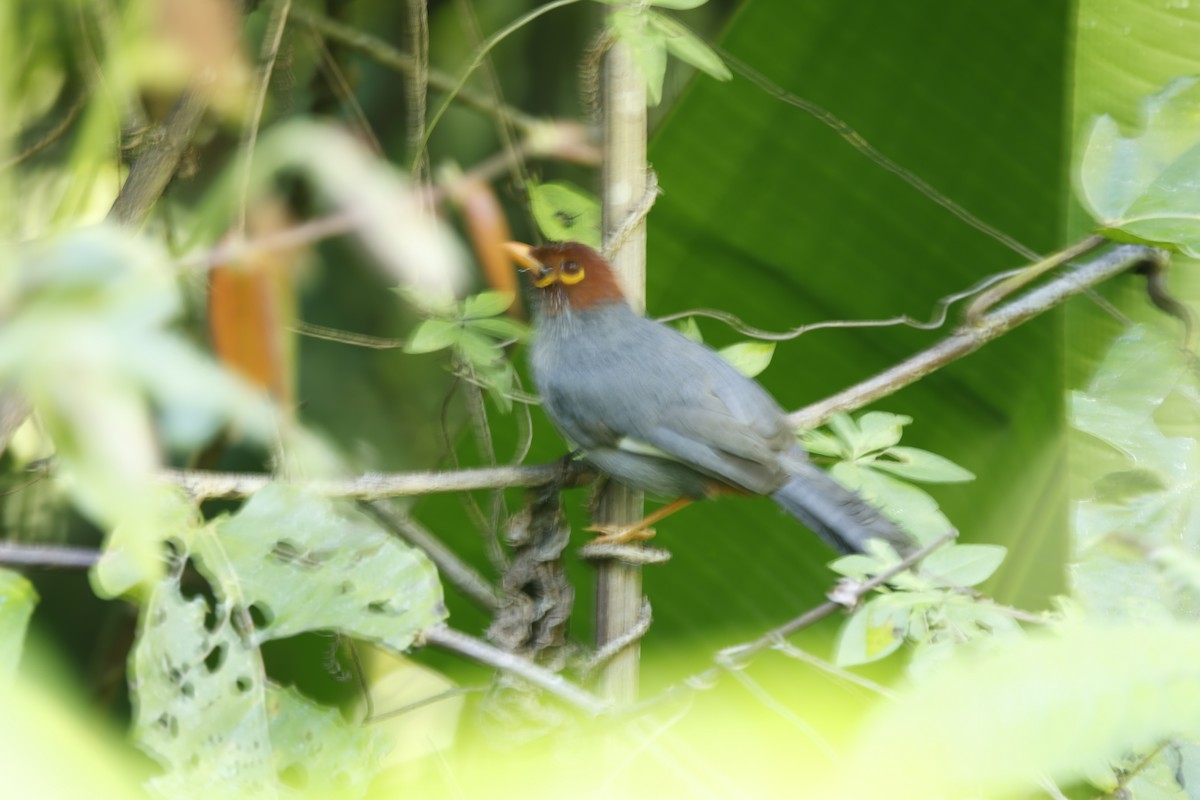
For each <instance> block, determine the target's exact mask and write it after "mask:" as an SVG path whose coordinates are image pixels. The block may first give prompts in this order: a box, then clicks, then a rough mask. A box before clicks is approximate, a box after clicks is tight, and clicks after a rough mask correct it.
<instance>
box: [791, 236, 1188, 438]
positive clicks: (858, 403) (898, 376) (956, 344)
mask: <svg viewBox="0 0 1200 800" xmlns="http://www.w3.org/2000/svg"><path fill="white" fill-rule="evenodd" d="M1163 258H1165V255H1164V254H1163V253H1162V251H1159V250H1155V249H1154V248H1152V247H1145V246H1143V245H1121V246H1119V247H1115V248H1113V249H1112V250H1109V251H1108V252H1106V253H1103V254H1101V255H1099V256H1097V257H1096V258H1094V259H1092V260H1091V261H1088V262H1086V263H1084V264H1083V265H1082V266H1080V267H1078V268H1076V269H1073V270H1071V271H1069V272H1066V273H1064V274H1063V275H1060V276H1058V277H1057V278H1055V279H1054V280H1052V281H1050V282H1048V283H1045V284H1043V285H1042V286H1040V287H1038V288H1036V289H1034V290H1032V291H1030V292H1028V293H1027V294H1025V295H1022V296H1021V297H1019V298H1018V299H1016V300H1013V301H1012V302H1010V303H1007V304H1006V305H1003V306H1001V307H1000V308H998V309H996V310H994V311H992V312H990V313H987V314H984V315H983V316H982V317H980V318H979V321H978V323H977V324H976V325H975V326H973V327H970V328H963V329H962V330H959V331H958V332H956V333H954V334H953V335H951V336H949V337H947V338H946V339H943V340H942V341H941V342H939V343H937V344H936V345H934V346H933V347H930V348H928V349H927V350H922V351H921V352H919V353H917V354H916V355H914V356H912V357H911V358H909V359H907V360H905V361H902V362H901V363H899V364H896V365H895V366H892V367H889V368H888V369H886V370H884V371H883V372H881V373H879V374H878V375H875V376H874V377H871V378H868V379H867V380H865V381H863V382H862V383H859V384H857V385H855V386H851V387H850V388H848V389H845V390H843V391H841V392H838V393H837V394H835V395H833V396H832V397H828V398H826V399H824V400H822V401H820V402H818V403H813V404H812V405H810V406H806V407H805V408H802V409H800V410H799V411H795V412H793V413H792V414H789V415H788V422H790V423H791V424H792V426H793V427H795V428H815V427H817V426H818V425H820V424H821V423H823V422H824V421H825V420H827V419H829V417H830V416H832V415H833V414H836V413H837V412H839V411H852V410H854V409H857V408H862V407H863V406H865V405H867V404H868V403H872V402H874V401H875V400H878V399H879V398H881V397H886V396H888V395H890V394H893V393H895V392H897V391H899V390H900V389H902V388H904V387H905V386H908V385H909V384H912V383H916V382H917V381H918V380H920V379H921V378H924V377H925V376H926V375H928V374H930V373H931V372H934V371H936V370H939V369H941V368H942V367H944V366H946V365H947V364H949V363H950V362H952V361H956V360H958V359H960V358H962V357H963V356H965V355H968V354H970V353H973V352H975V351H976V350H978V349H979V348H981V347H983V346H984V345H985V344H987V343H988V342H990V341H992V340H993V339H997V338H999V337H1000V336H1002V335H1004V334H1005V333H1008V332H1009V331H1010V330H1012V329H1013V328H1015V327H1017V326H1018V325H1020V324H1021V323H1023V322H1027V321H1028V320H1030V319H1033V318H1034V317H1036V316H1038V315H1039V314H1042V313H1045V312H1046V311H1049V310H1050V309H1052V308H1054V307H1055V306H1057V305H1060V304H1061V303H1063V302H1064V301H1066V300H1068V299H1070V298H1071V297H1074V296H1075V295H1077V294H1080V293H1082V292H1083V291H1085V290H1086V289H1088V288H1090V287H1092V286H1095V285H1096V284H1099V283H1102V282H1104V281H1106V280H1108V279H1110V278H1112V277H1114V276H1116V275H1119V274H1121V273H1122V272H1124V271H1126V270H1128V269H1129V268H1130V267H1132V266H1134V265H1135V264H1138V263H1140V262H1143V261H1158V260H1161V259H1163Z"/></svg>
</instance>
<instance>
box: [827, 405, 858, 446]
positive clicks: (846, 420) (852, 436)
mask: <svg viewBox="0 0 1200 800" xmlns="http://www.w3.org/2000/svg"><path fill="white" fill-rule="evenodd" d="M829 429H830V430H831V431H833V435H834V436H836V437H838V438H839V439H841V440H842V441H843V442H845V443H846V449H847V450H849V451H850V452H852V453H854V452H858V446H859V443H860V442H861V441H862V433H861V432H860V431H859V430H858V423H857V422H855V421H854V418H853V417H851V416H850V415H849V414H843V413H841V412H839V413H837V414H834V415H833V416H832V417H830V418H829Z"/></svg>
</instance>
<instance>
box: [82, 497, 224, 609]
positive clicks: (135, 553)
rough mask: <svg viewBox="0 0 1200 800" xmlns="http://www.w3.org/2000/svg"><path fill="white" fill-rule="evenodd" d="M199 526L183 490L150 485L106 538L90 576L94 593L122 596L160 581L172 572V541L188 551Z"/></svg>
mask: <svg viewBox="0 0 1200 800" xmlns="http://www.w3.org/2000/svg"><path fill="white" fill-rule="evenodd" d="M199 527H200V522H199V519H198V511H197V509H196V507H195V505H194V504H193V503H192V501H191V500H190V499H189V498H188V497H187V495H185V494H184V492H183V490H182V489H178V488H176V487H173V486H166V485H163V484H155V485H152V486H148V487H146V488H145V489H144V490H143V491H142V493H141V497H140V498H139V502H137V503H136V504H134V505H131V506H129V507H128V508H127V511H126V514H125V515H124V517H123V518H122V519H121V521H120V522H119V523H118V524H117V525H116V526H115V527H114V528H113V530H112V532H111V533H110V534H109V535H108V538H107V539H106V540H105V543H104V549H103V551H102V552H101V554H100V560H99V561H98V562H96V566H95V567H93V568H92V571H91V573H89V575H88V577H89V579H90V581H91V584H92V590H93V591H95V592H96V594H97V595H99V596H100V597H121V596H123V595H127V594H136V593H137V592H138V590H140V589H142V588H145V587H149V586H152V585H154V584H156V583H158V582H159V581H160V580H161V579H162V577H163V572H164V570H165V569H166V564H165V563H164V558H163V553H164V551H165V548H166V542H167V541H169V540H175V541H177V542H178V543H179V544H180V545H181V546H183V547H187V546H188V545H189V544H190V542H191V540H192V537H193V536H194V534H195V531H196V530H198V529H199Z"/></svg>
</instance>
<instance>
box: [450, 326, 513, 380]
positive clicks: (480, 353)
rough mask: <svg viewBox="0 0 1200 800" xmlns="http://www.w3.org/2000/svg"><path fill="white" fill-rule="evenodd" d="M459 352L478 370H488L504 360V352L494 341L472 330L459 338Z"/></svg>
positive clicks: (464, 332)
mask: <svg viewBox="0 0 1200 800" xmlns="http://www.w3.org/2000/svg"><path fill="white" fill-rule="evenodd" d="M458 352H459V353H461V354H462V357H463V358H464V359H465V360H466V361H467V363H468V364H470V365H471V366H472V367H474V368H475V369H476V370H482V369H486V368H487V367H490V366H493V365H495V364H498V363H499V362H501V361H503V360H504V351H503V350H501V349H500V347H499V345H497V344H496V341H495V340H494V339H491V338H489V337H487V336H482V335H480V334H478V333H476V332H475V331H470V330H467V331H463V333H462V335H461V336H460V337H459V339H458Z"/></svg>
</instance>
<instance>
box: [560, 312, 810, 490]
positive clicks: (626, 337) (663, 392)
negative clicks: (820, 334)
mask: <svg viewBox="0 0 1200 800" xmlns="http://www.w3.org/2000/svg"><path fill="white" fill-rule="evenodd" d="M600 322H601V324H604V325H605V328H604V330H603V331H590V332H589V331H588V330H587V329H586V328H583V329H581V330H575V331H573V333H574V335H573V336H571V337H570V338H571V341H569V342H562V343H561V344H563V345H566V346H565V347H564V348H563V350H562V353H561V354H560V357H564V358H570V361H571V369H570V370H569V371H564V370H562V369H556V370H543V372H546V373H547V374H548V375H550V376H552V377H561V376H563V375H567V374H569V375H570V376H571V380H569V381H566V380H550V381H547V380H545V378H544V377H543V379H542V380H540V381H539V386H540V389H541V392H542V397H543V401H544V403H545V405H546V411H547V412H548V413H549V414H550V416H551V417H552V418H553V419H554V420H555V422H556V423H557V424H558V426H559V428H560V429H561V430H562V431H563V433H564V434H565V435H566V436H568V437H569V438H571V439H573V440H574V441H575V442H576V443H577V444H579V445H580V446H581V447H583V448H584V449H587V448H589V447H630V446H632V447H634V448H636V447H638V446H639V445H651V446H653V447H654V448H657V449H658V450H660V451H662V452H663V453H665V454H666V455H668V456H670V457H671V458H674V459H676V460H679V461H682V462H684V463H686V464H688V465H689V466H691V467H693V468H694V469H696V470H698V471H700V472H703V473H705V474H708V475H710V476H712V477H715V478H718V479H721V480H723V481H725V482H728V483H731V484H733V485H735V486H739V487H741V488H744V489H746V490H748V491H751V492H755V493H758V494H764V493H767V492H771V491H774V490H775V489H777V488H778V487H779V486H780V485H782V483H783V482H784V481H785V480H786V470H784V468H783V467H782V465H781V464H780V458H781V455H782V454H783V453H784V452H786V451H788V450H789V449H791V448H792V447H793V445H794V444H795V438H794V436H793V434H792V432H791V430H790V429H789V427H788V425H787V423H786V421H785V419H784V414H783V411H782V410H781V409H780V408H779V405H778V404H777V403H776V402H775V401H774V399H772V398H771V396H770V395H769V394H767V392H766V391H765V390H764V389H763V388H762V387H761V386H759V385H758V384H757V383H755V382H754V381H752V380H750V379H749V378H746V377H745V376H743V375H742V374H741V373H739V372H738V371H737V370H735V369H734V368H733V367H732V366H730V365H729V364H728V363H727V362H726V361H725V360H724V359H722V358H721V357H720V356H719V355H717V354H716V353H715V352H714V351H712V350H710V349H709V348H707V347H704V346H703V345H700V344H697V343H695V342H693V341H691V340H690V339H687V338H686V337H684V336H682V335H680V334H679V333H677V332H676V331H674V330H673V329H671V328H668V327H666V326H664V325H661V324H660V323H657V322H654V321H652V320H647V319H645V318H643V317H639V316H636V315H633V314H632V313H630V314H629V315H628V317H626V318H624V319H622V320H620V324H619V325H614V324H612V323H611V320H608V321H605V320H603V319H602V320H600ZM597 342H602V345H601V346H596V343H597ZM635 343H636V346H635ZM635 353H653V360H654V368H653V369H647V368H646V366H647V365H646V364H643V363H640V361H639V359H638V358H636V357H635V355H634V354H635Z"/></svg>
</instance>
